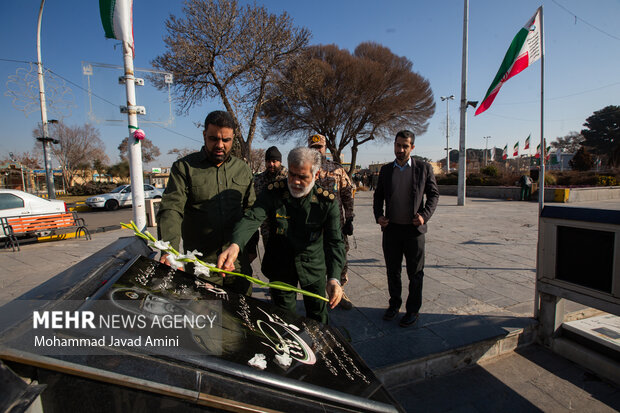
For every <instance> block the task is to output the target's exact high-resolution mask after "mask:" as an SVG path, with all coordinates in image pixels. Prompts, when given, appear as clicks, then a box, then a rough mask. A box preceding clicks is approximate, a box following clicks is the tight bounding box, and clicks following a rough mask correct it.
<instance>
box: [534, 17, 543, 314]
mask: <svg viewBox="0 0 620 413" xmlns="http://www.w3.org/2000/svg"><path fill="white" fill-rule="evenodd" d="M538 10H540V46H541V53H540V173H539V174H538V182H539V187H538V232H539V234H540V217H541V215H542V210H543V208H544V206H545V143H544V142H545V137H544V127H543V125H544V115H545V110H544V108H545V100H544V97H545V32H544V30H543V6H542V5H541V6H540V7H539V8H538ZM539 243H540V239H539V240H538V243H537V248H536V250H537V251H536V282H535V283H534V318H536V319H538V314H539V312H540V303H539V302H540V293H539V292H538V276H539V275H540V266H541V265H542V264H541V263H542V251H541V245H539Z"/></svg>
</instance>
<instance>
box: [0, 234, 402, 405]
mask: <svg viewBox="0 0 620 413" xmlns="http://www.w3.org/2000/svg"><path fill="white" fill-rule="evenodd" d="M136 242H138V243H139V242H141V241H139V240H134V241H129V240H127V239H121V240H119V241H118V242H117V243H116V244H115V245H112V246H110V247H109V248H106V249H105V250H102V251H101V252H100V253H97V254H94V255H93V256H91V257H89V258H88V259H87V260H85V261H84V262H83V263H80V265H77V266H75V267H72V268H71V269H68V270H67V271H66V272H65V273H61V274H59V275H58V276H56V277H54V278H53V279H50V280H49V281H48V282H47V283H46V284H45V285H43V286H41V287H37V288H35V289H33V290H32V291H31V292H29V293H27V294H25V295H24V296H23V297H20V299H18V300H16V301H14V302H12V303H9V304H8V305H7V306H5V307H4V308H3V309H6V310H10V311H9V312H5V313H4V316H2V317H0V330H1V334H0V359H1V360H2V361H4V362H5V363H7V365H8V366H9V367H10V368H11V369H14V370H19V371H20V375H21V376H22V377H29V378H31V379H33V380H38V381H39V382H40V383H41V384H45V385H47V388H46V390H45V391H44V392H43V393H42V394H41V397H42V400H43V405H44V407H45V410H46V411H67V410H74V409H78V410H79V409H81V408H82V407H83V406H91V408H92V409H91V408H89V409H88V410H89V411H110V409H112V410H115V407H114V406H119V405H122V406H124V407H123V408H124V409H125V411H152V409H151V408H149V409H145V406H157V403H158V402H157V400H161V402H162V403H164V404H166V405H167V406H170V408H171V409H175V411H178V410H179V409H180V410H182V411H216V410H217V411H219V410H220V409H225V410H234V411H237V410H244V411H245V410H248V409H249V410H248V411H257V409H258V410H263V409H272V410H276V411H342V412H344V411H347V412H349V411H374V412H391V411H400V408H399V407H398V404H397V403H396V402H395V401H394V399H393V398H392V397H391V396H390V395H389V393H387V391H386V390H385V388H384V387H383V386H382V384H381V382H379V380H378V379H377V377H376V376H375V375H374V374H373V372H372V371H371V370H370V369H369V368H368V366H366V364H365V363H364V361H363V360H362V359H361V358H360V357H359V356H358V355H357V354H356V353H355V351H354V350H353V348H352V347H351V346H350V345H349V344H348V343H347V342H346V341H345V340H344V339H343V337H342V336H341V334H340V333H339V332H338V330H336V329H334V328H332V327H330V326H326V325H322V324H320V323H317V322H316V321H314V320H311V319H308V318H305V317H300V316H297V315H295V314H291V313H288V312H285V311H282V310H280V309H278V308H276V307H274V306H273V305H271V304H270V303H268V302H265V301H261V300H257V299H253V298H251V297H246V296H243V295H238V294H235V293H232V292H230V291H227V290H226V289H223V288H220V287H217V286H214V285H211V284H208V283H206V282H204V281H202V280H200V279H198V278H196V277H195V276H194V275H191V274H188V273H185V272H183V271H177V270H173V269H171V268H170V267H168V266H166V265H163V264H160V263H158V262H157V261H154V260H152V259H149V258H147V257H146V255H149V253H150V251H147V250H146V249H145V250H144V252H140V253H139V254H138V255H133V256H127V254H125V253H124V251H128V248H130V249H134V250H140V248H144V247H141V246H138V245H134V244H136ZM98 254H99V255H101V256H99V255H98ZM121 257H122V258H121ZM123 262H124V264H122V263H123ZM59 291H61V293H59ZM37 300H38V301H37ZM20 302H21V304H20ZM17 309H21V310H19V311H16V310H17ZM58 309H60V310H63V311H65V310H67V311H69V310H70V311H76V312H77V313H86V312H89V313H94V315H95V317H96V319H100V318H101V319H105V320H108V322H109V320H111V319H115V320H117V321H118V320H128V319H132V320H134V323H129V324H127V325H123V324H122V323H121V324H120V325H119V324H118V323H117V324H116V325H110V326H108V325H106V328H102V326H101V323H99V324H98V325H97V326H96V327H97V328H95V329H89V328H65V327H66V326H64V327H63V328H56V329H52V330H53V331H52V333H53V334H54V335H55V336H56V337H59V338H61V339H72V338H73V339H75V338H83V339H84V338H85V339H89V338H90V339H93V338H97V339H99V338H100V337H102V336H104V337H106V340H109V338H110V337H111V336H113V337H114V339H115V340H117V342H110V341H106V344H105V345H104V346H102V347H98V346H97V347H90V348H86V349H82V350H83V351H82V352H70V351H68V350H67V349H66V348H64V349H62V350H61V351H57V352H51V353H47V352H45V351H42V350H41V349H40V348H39V349H35V348H33V347H32V345H31V344H30V345H26V344H27V343H30V342H32V340H33V339H34V337H35V336H36V335H37V334H41V333H40V331H37V329H36V328H33V319H34V316H33V313H34V311H37V310H38V311H48V310H50V311H51V310H58ZM72 314H73V313H72ZM135 320H141V321H142V322H143V323H141V324H136V323H135ZM157 320H159V321H157ZM162 320H168V321H170V320H176V321H179V320H181V322H179V323H176V324H174V323H173V324H166V323H163V321H162ZM196 320H202V325H201V324H199V323H197V322H195V321H196ZM156 321H157V322H156ZM192 321H194V323H192ZM104 324H105V323H104ZM82 327H83V326H82ZM147 337H148V338H149V339H150V340H151V341H155V343H156V344H155V345H152V344H151V345H149V344H148V343H147V341H146V339H147ZM166 339H167V340H168V341H166ZM132 340H133V342H134V344H127V343H129V342H131V341H132ZM156 340H160V341H156ZM123 343H125V344H123ZM135 343H138V344H139V345H135ZM85 385H88V386H89V388H91V389H92V391H91V392H90V393H88V392H87V393H83V392H76V391H75V389H76V388H77V387H80V388H82V387H83V386H85ZM89 394H93V395H99V394H101V395H103V394H106V395H107V396H106V397H104V399H103V400H101V399H100V397H99V396H90V395H89ZM146 401H148V403H147V402H146ZM162 406H163V405H162ZM188 406H192V407H191V408H189V407H188ZM212 409H215V410H212Z"/></svg>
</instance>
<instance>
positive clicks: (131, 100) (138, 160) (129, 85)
mask: <svg viewBox="0 0 620 413" xmlns="http://www.w3.org/2000/svg"><path fill="white" fill-rule="evenodd" d="M123 60H124V63H125V86H126V90H127V109H128V111H127V118H128V122H129V123H128V125H129V176H130V179H131V197H132V204H133V207H132V208H133V222H135V224H136V226H137V227H138V228H139V229H140V230H141V231H143V230H145V229H146V207H145V205H144V178H143V175H142V174H143V172H142V143H141V142H140V141H137V142H136V139H134V137H133V131H134V130H136V129H137V128H138V114H137V112H136V86H135V77H134V74H133V50H132V49H131V45H130V44H129V43H127V42H123Z"/></svg>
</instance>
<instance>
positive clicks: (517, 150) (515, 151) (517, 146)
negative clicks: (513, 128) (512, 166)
mask: <svg viewBox="0 0 620 413" xmlns="http://www.w3.org/2000/svg"><path fill="white" fill-rule="evenodd" d="M512 156H519V141H517V143H515V146H514V147H513V148H512Z"/></svg>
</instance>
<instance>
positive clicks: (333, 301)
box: [326, 279, 343, 309]
mask: <svg viewBox="0 0 620 413" xmlns="http://www.w3.org/2000/svg"><path fill="white" fill-rule="evenodd" d="M326 290H327V296H328V297H329V308H331V309H334V308H336V306H337V305H338V303H339V302H340V300H341V299H342V293H343V290H342V287H341V286H340V283H339V282H338V281H337V280H335V279H331V280H328V281H327V287H326Z"/></svg>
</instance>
